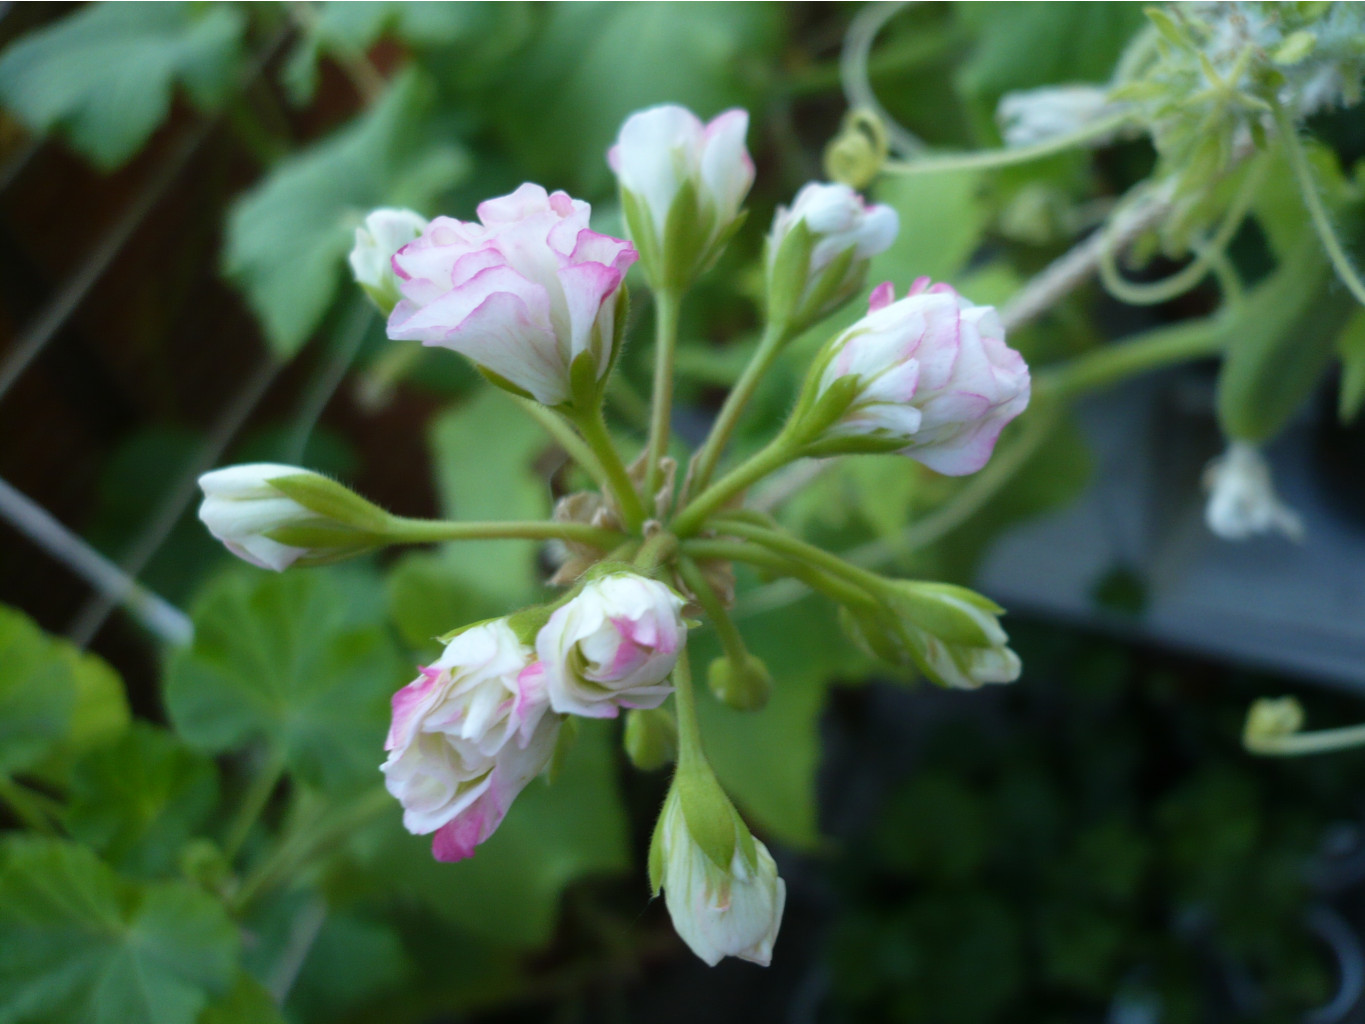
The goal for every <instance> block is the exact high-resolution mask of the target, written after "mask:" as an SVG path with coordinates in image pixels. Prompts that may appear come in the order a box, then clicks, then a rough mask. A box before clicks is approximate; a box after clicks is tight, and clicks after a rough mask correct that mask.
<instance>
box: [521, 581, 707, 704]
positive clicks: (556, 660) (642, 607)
mask: <svg viewBox="0 0 1365 1024" xmlns="http://www.w3.org/2000/svg"><path fill="white" fill-rule="evenodd" d="M682 608H683V599H682V598H681V597H679V596H678V595H677V594H675V593H674V592H673V591H672V590H671V589H669V587H667V586H666V585H665V584H663V583H660V582H659V581H658V580H653V579H650V578H648V577H646V576H640V575H637V574H635V573H630V572H619V573H611V574H609V575H606V576H602V577H600V578H599V579H596V580H592V581H591V582H589V583H587V584H586V585H585V586H584V587H583V589H582V591H580V592H579V594H578V596H576V597H574V598H573V599H572V600H570V601H569V602H568V603H567V604H564V605H562V606H560V607H559V608H556V609H555V611H554V612H553V613H552V614H551V616H550V619H549V621H548V622H546V623H545V625H544V626H542V627H541V629H540V632H539V633H538V634H537V635H536V654H537V655H538V656H539V658H540V661H539V663H538V664H536V665H533V666H532V667H531V668H530V669H528V670H527V672H526V673H525V677H527V678H530V679H533V680H539V681H540V685H543V686H544V688H545V692H546V694H547V695H548V698H549V701H550V707H551V708H552V709H554V710H555V711H557V712H559V713H561V714H574V715H586V716H587V717H589V718H615V717H616V716H617V714H619V713H620V709H621V708H623V707H626V708H657V707H658V706H659V705H660V704H662V703H663V702H664V700H665V699H666V698H667V697H668V695H669V694H670V693H672V692H673V687H672V686H670V685H669V684H668V683H667V682H666V680H667V678H668V675H669V673H671V672H672V671H673V666H674V665H675V664H676V663H677V660H678V654H679V652H680V651H681V650H682V646H683V643H684V642H685V640H686V636H687V626H686V625H685V624H684V622H683V618H682Z"/></svg>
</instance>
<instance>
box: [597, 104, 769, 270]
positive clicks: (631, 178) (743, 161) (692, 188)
mask: <svg viewBox="0 0 1365 1024" xmlns="http://www.w3.org/2000/svg"><path fill="white" fill-rule="evenodd" d="M748 131H749V114H748V112H747V111H744V110H739V109H735V110H727V111H725V112H724V113H723V114H720V115H719V116H718V117H716V118H715V119H714V120H712V121H711V122H710V123H708V124H703V123H702V121H701V119H700V118H699V117H697V115H696V114H694V113H692V111H690V110H688V109H687V108H686V107H680V106H677V105H676V104H665V105H663V106H658V107H650V108H648V109H647V110H641V111H638V112H636V113H634V114H632V115H631V116H630V117H628V118H627V119H626V122H625V124H623V125H622V126H621V132H620V134H619V135H618V136H617V139H616V145H614V146H612V147H611V149H610V150H609V151H608V152H607V163H608V164H609V165H610V166H611V169H612V170H613V171H614V172H615V173H616V177H617V179H618V181H619V182H620V184H621V192H622V195H623V198H624V199H625V206H626V222H627V224H628V225H629V227H630V233H631V237H632V238H633V239H634V240H635V244H636V245H637V246H639V247H640V250H641V256H642V258H643V260H644V265H645V269H646V270H647V271H648V272H649V276H650V278H651V280H653V281H654V282H655V283H656V284H659V283H662V282H664V281H666V280H667V281H669V282H670V283H675V284H677V283H682V282H684V281H685V280H687V279H690V278H691V276H693V275H694V274H696V273H697V272H699V271H700V270H703V269H705V267H706V266H708V265H709V264H710V263H711V262H712V261H713V260H714V259H715V257H716V256H717V255H718V254H719V251H720V248H721V246H723V245H724V242H725V240H726V239H727V238H728V237H729V232H730V228H731V226H732V225H733V224H734V223H735V221H736V218H738V217H739V208H740V206H741V205H742V204H743V202H744V197H745V196H747V195H748V194H749V187H750V186H751V185H753V183H754V162H753V160H752V159H751V158H750V156H749V151H748V150H747V149H746V148H745V145H744V137H745V135H746V134H747V133H748ZM684 190H686V191H688V192H689V193H690V196H691V204H692V205H691V208H690V209H685V210H682V211H680V213H681V215H680V216H679V217H677V218H675V220H674V224H673V227H672V229H671V232H672V234H671V235H670V226H669V214H670V212H671V211H672V210H673V207H674V204H675V202H676V201H677V200H678V197H679V195H680V194H681V193H682V192H683V191H684Z"/></svg>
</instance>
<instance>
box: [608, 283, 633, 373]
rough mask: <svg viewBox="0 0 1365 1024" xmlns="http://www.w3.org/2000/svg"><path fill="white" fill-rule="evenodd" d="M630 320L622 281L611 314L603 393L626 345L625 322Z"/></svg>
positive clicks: (626, 295) (627, 299)
mask: <svg viewBox="0 0 1365 1024" xmlns="http://www.w3.org/2000/svg"><path fill="white" fill-rule="evenodd" d="M629 319H630V289H629V288H627V287H626V284H625V282H624V281H622V282H621V287H620V289H618V290H617V292H616V310H615V312H613V314H612V324H611V351H610V352H609V353H608V354H607V370H606V372H605V373H604V374H602V384H601V387H602V390H603V391H604V392H605V390H606V383H607V380H608V378H610V377H611V374H612V371H613V370H615V369H616V361H617V360H618V359H620V358H621V350H622V349H623V348H625V344H626V321H628V320H629Z"/></svg>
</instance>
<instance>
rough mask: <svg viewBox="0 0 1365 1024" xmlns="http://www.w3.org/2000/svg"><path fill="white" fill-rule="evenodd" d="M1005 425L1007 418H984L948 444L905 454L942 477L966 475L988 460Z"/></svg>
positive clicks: (914, 449)
mask: <svg viewBox="0 0 1365 1024" xmlns="http://www.w3.org/2000/svg"><path fill="white" fill-rule="evenodd" d="M1013 418H1014V417H1012V416H1011V417H1010V418H1009V419H1013ZM1008 422H1009V420H1008V419H1005V420H997V419H994V418H988V419H985V420H982V421H981V422H980V423H979V424H977V425H976V427H975V428H974V429H971V430H967V431H964V432H963V433H961V434H959V435H958V436H957V437H954V438H952V439H951V440H949V441H946V442H944V443H942V444H933V445H929V446H928V447H926V448H910V449H907V450H906V452H905V454H906V455H909V456H910V458H912V459H914V460H915V461H916V462H919V463H920V464H922V465H925V466H928V467H929V468H930V469H932V470H934V471H935V472H936V473H942V474H943V475H944V476H966V475H968V474H969V473H975V472H976V471H977V470H979V469H981V468H982V467H983V466H985V465H986V463H987V462H989V461H990V458H991V453H992V452H994V451H995V442H996V440H997V439H998V438H999V437H1000V431H1002V430H1003V429H1004V428H1005V424H1006V423H1008Z"/></svg>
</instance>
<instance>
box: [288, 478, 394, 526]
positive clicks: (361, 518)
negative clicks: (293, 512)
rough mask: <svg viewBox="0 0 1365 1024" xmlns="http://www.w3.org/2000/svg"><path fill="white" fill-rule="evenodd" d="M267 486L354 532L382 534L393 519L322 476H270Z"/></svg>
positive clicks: (344, 487)
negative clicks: (354, 530) (343, 524)
mask: <svg viewBox="0 0 1365 1024" xmlns="http://www.w3.org/2000/svg"><path fill="white" fill-rule="evenodd" d="M266 483H268V484H269V485H270V486H271V487H273V488H275V490H277V491H279V492H280V493H281V494H283V495H284V496H285V497H286V498H290V499H291V500H293V501H296V502H298V503H299V504H300V505H302V506H303V507H304V508H306V509H308V511H309V512H314V513H316V514H317V515H320V516H322V517H323V518H324V519H330V520H332V521H333V522H337V523H345V524H346V525H348V526H353V527H355V528H356V529H357V530H366V531H369V532H370V533H380V534H382V533H384V532H385V531H386V530H387V529H388V527H389V523H390V521H391V519H392V517H391V516H390V515H389V513H387V512H385V511H384V510H383V509H382V508H380V507H379V506H378V505H376V504H374V502H371V501H366V500H365V499H364V498H362V497H361V496H360V495H358V494H356V493H355V491H353V490H351V489H350V488H349V487H346V486H344V485H342V484H339V483H337V482H336V481H335V480H332V479H330V478H329V477H325V476H323V475H322V474H321V473H291V474H289V475H287V476H277V477H272V478H270V479H268V480H266Z"/></svg>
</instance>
